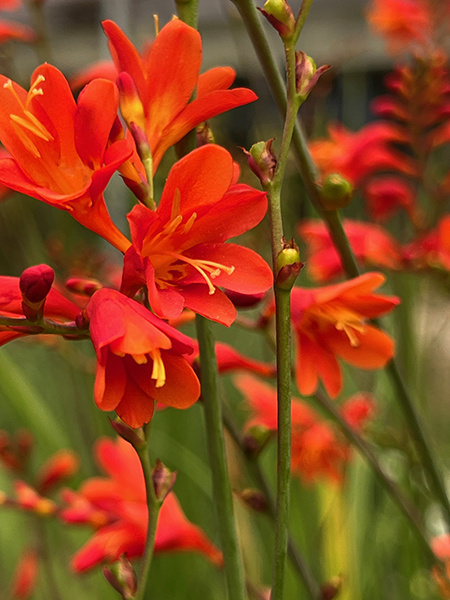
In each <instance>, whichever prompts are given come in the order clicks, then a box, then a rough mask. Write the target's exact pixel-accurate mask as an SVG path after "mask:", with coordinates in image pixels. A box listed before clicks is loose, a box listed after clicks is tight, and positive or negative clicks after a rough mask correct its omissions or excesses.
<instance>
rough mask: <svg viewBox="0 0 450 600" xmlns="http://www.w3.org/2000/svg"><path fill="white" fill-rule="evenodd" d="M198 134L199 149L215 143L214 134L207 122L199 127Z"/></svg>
mask: <svg viewBox="0 0 450 600" xmlns="http://www.w3.org/2000/svg"><path fill="white" fill-rule="evenodd" d="M196 134H197V148H200V146H206V145H207V144H214V142H215V139H214V134H213V132H212V130H211V127H210V126H209V124H208V123H207V122H206V121H205V123H202V124H201V125H199V126H198V127H197V130H196Z"/></svg>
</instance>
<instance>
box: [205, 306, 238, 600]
mask: <svg viewBox="0 0 450 600" xmlns="http://www.w3.org/2000/svg"><path fill="white" fill-rule="evenodd" d="M196 328H197V337H198V343H199V350H200V365H201V373H200V380H201V385H202V399H203V408H204V414H205V423H206V439H207V444H208V453H209V456H210V461H211V471H212V483H213V497H214V505H215V508H216V511H217V515H218V526H219V535H220V541H221V546H222V551H223V556H224V568H225V576H226V580H227V585H228V597H229V598H230V600H245V599H246V591H245V579H244V571H243V566H242V560H241V556H240V551H239V545H238V539H237V533H236V525H235V521H234V511H233V498H232V495H231V487H230V480H229V476H228V467H227V460H226V454H225V439H224V431H223V424H222V407H221V404H220V398H219V393H218V373H217V362H216V358H215V351H214V338H213V333H212V328H211V323H210V322H209V321H208V320H207V319H205V318H204V317H201V316H200V315H197V316H196Z"/></svg>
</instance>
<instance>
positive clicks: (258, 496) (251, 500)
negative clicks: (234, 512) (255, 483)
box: [235, 488, 267, 512]
mask: <svg viewBox="0 0 450 600" xmlns="http://www.w3.org/2000/svg"><path fill="white" fill-rule="evenodd" d="M235 494H236V496H237V497H238V498H240V499H241V500H242V501H243V502H244V503H245V504H247V506H249V507H250V508H252V509H253V510H256V511H257V512H266V511H267V498H266V496H265V495H264V493H263V492H262V491H261V490H256V489H253V488H246V489H245V490H241V491H240V492H235Z"/></svg>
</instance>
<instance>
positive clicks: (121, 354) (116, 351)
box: [111, 348, 125, 358]
mask: <svg viewBox="0 0 450 600" xmlns="http://www.w3.org/2000/svg"><path fill="white" fill-rule="evenodd" d="M111 352H112V353H113V354H115V355H116V356H119V357H120V358H123V357H124V356H125V352H121V351H120V350H113V349H112V348H111Z"/></svg>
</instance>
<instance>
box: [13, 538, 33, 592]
mask: <svg viewBox="0 0 450 600" xmlns="http://www.w3.org/2000/svg"><path fill="white" fill-rule="evenodd" d="M38 567H39V557H38V553H37V552H36V550H35V549H34V548H27V549H26V550H25V552H23V554H22V555H21V557H20V559H19V562H18V564H17V567H16V570H15V572H14V576H13V580H12V582H11V593H10V594H11V595H10V598H11V600H28V598H31V596H32V594H33V592H34V590H35V587H36V583H37V578H38Z"/></svg>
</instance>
